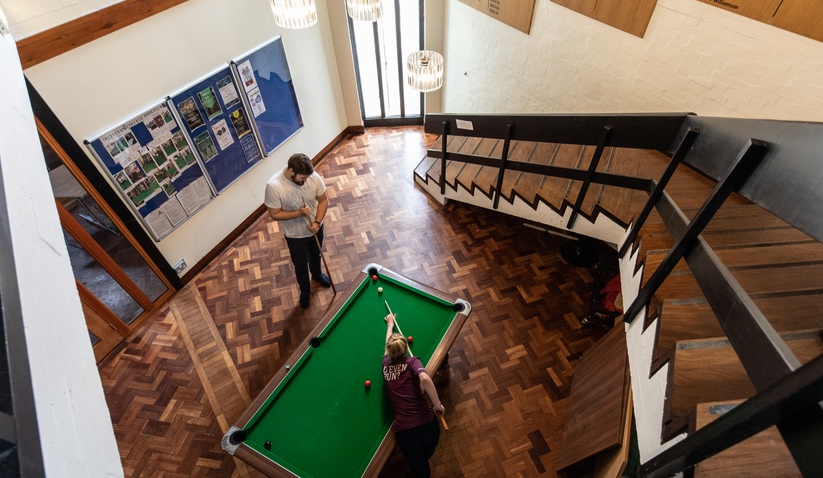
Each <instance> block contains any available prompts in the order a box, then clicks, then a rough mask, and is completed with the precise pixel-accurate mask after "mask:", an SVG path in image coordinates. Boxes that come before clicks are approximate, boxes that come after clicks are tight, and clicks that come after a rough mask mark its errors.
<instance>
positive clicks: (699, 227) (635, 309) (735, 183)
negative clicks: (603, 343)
mask: <svg viewBox="0 0 823 478" xmlns="http://www.w3.org/2000/svg"><path fill="white" fill-rule="evenodd" d="M766 151H768V146H767V145H766V143H764V142H763V141H759V140H756V139H751V140H749V141H748V143H747V144H746V146H744V147H743V150H742V151H741V152H740V153H739V154H738V156H737V158H735V160H734V161H733V162H732V164H731V167H730V168H729V170H728V172H727V173H726V174H725V176H724V177H723V179H721V180H720V182H718V183H717V186H716V187H715V188H714V191H712V193H711V194H710V195H709V197H708V198H706V201H705V202H704V203H703V205H702V206H701V207H700V210H699V211H697V214H696V215H695V216H694V219H693V220H692V221H691V223H689V228H688V230H687V231H686V233H685V234H684V235H683V237H682V238H681V239H680V240H679V241H677V243H675V245H674V246H673V247H672V248H671V250H669V253H668V254H667V255H666V258H665V259H663V262H662V263H661V264H660V266H658V268H657V270H655V271H654V273H653V274H652V276H651V277H650V278H649V280H648V281H647V282H646V284H645V285H644V286H643V288H642V289H640V292H639V293H638V294H637V298H636V299H635V300H634V301H633V302H632V304H631V306H629V308H628V310H627V311H626V313H625V315H624V319H625V321H626V322H629V323H631V322H632V321H633V320H634V318H635V317H636V316H637V314H638V313H639V312H640V310H641V309H643V308H644V307H646V305H648V303H649V301H650V300H651V298H652V296H653V295H654V293H655V292H657V289H658V288H659V287H660V285H661V284H663V281H664V280H666V278H667V277H668V276H669V274H670V273H671V271H672V270H674V267H675V266H676V265H677V263H678V262H679V261H680V259H682V258H683V256H685V255H686V254H687V253H688V252H689V251H691V249H692V247H694V244H695V243H696V242H697V236H698V235H700V233H701V231H703V228H704V227H706V224H708V223H709V221H710V220H711V218H712V217H714V214H715V213H716V212H717V210H718V209H720V206H722V205H723V202H724V201H725V200H726V198H727V197H729V195H730V194H731V193H732V192H734V190H735V189H737V188H738V187H740V185H741V184H742V183H743V182H744V181H745V180H746V178H747V177H748V176H749V175H750V174H751V173H752V171H754V169H755V168H757V165H758V164H759V163H760V160H762V159H763V156H765V154H766Z"/></svg>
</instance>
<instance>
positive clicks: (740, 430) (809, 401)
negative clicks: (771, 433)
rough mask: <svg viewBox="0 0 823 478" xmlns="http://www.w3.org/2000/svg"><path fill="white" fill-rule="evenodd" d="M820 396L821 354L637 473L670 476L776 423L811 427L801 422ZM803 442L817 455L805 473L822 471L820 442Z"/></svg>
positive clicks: (822, 384)
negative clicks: (794, 423) (793, 423)
mask: <svg viewBox="0 0 823 478" xmlns="http://www.w3.org/2000/svg"><path fill="white" fill-rule="evenodd" d="M821 400H823V355H821V356H818V357H816V358H815V359H813V360H812V361H810V362H809V363H807V364H805V365H803V366H802V367H800V368H799V369H797V370H796V371H795V372H793V373H791V374H789V375H786V376H785V377H783V378H782V379H780V380H779V381H778V382H777V383H775V384H774V385H772V386H770V387H768V388H766V389H765V390H763V391H761V392H758V393H757V394H756V395H754V396H753V397H751V398H749V399H748V400H746V401H745V402H743V403H741V404H740V405H738V406H737V407H735V408H733V409H732V410H731V411H729V412H727V413H726V414H725V415H723V416H722V417H720V418H718V419H717V420H715V421H713V422H712V423H709V424H708V425H706V426H705V427H703V428H701V429H700V430H697V431H696V432H694V433H692V434H691V435H689V436H688V437H686V438H685V439H683V440H681V441H680V442H678V443H676V444H674V445H673V446H672V447H670V448H668V449H667V450H665V451H663V452H661V453H660V454H658V455H657V456H655V457H653V458H652V459H650V460H649V461H647V462H646V463H643V464H642V465H641V466H640V471H639V475H640V476H642V477H648V478H667V477H670V476H672V475H674V474H675V473H678V472H680V471H683V470H685V469H687V468H691V467H692V466H694V465H696V464H697V463H700V462H701V461H703V460H705V459H706V458H709V457H711V456H713V455H716V454H717V453H720V452H721V451H723V450H725V449H727V448H729V447H731V446H733V445H735V444H737V443H740V442H741V441H743V440H745V439H747V438H749V437H751V436H753V435H755V434H757V433H759V432H761V431H763V430H765V429H766V428H769V427H770V426H772V425H775V424H777V423H780V422H783V423H786V422H796V423H799V424H800V426H801V427H803V428H804V429H805V430H803V431H806V432H814V431H815V430H813V428H814V427H815V425H810V426H805V427H804V426H803V425H802V424H803V422H804V421H805V420H804V418H805V416H806V415H807V414H808V413H810V411H812V412H813V410H815V408H816V409H819V408H820V405H819V404H818V402H820V401H821ZM817 433H818V434H819V431H818V432H817ZM807 446H808V447H809V448H810V449H811V450H813V451H814V452H815V455H816V457H817V459H816V463H815V465H816V466H815V467H814V469H812V470H811V474H807V471H806V470H802V471H803V473H804V476H809V477H811V476H823V460H821V459H820V450H819V447H820V442H819V441H818V442H814V441H810V442H809V443H808V444H807ZM798 465H800V464H799V463H798Z"/></svg>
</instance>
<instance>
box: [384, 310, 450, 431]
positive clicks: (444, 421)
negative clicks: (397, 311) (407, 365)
mask: <svg viewBox="0 0 823 478" xmlns="http://www.w3.org/2000/svg"><path fill="white" fill-rule="evenodd" d="M383 303H385V304H386V308H387V309H389V313H390V314H391V315H393V316H394V326H395V327H397V333H399V334H400V335H402V336H404V337H405V335H404V334H403V331H402V330H400V325H399V324H398V323H397V316H396V315H394V312H392V311H391V307H389V301H387V300H384V301H383ZM406 345H408V342H406ZM407 351H408V353H409V355H412V356H413V354H412V351H411V345H408V350H407ZM434 415H435V416H436V417H437V419H438V420H440V424H441V425H443V429H444V430H446V431H449V424H448V423H446V418H445V417H444V416H443V414H442V413H438V412H434Z"/></svg>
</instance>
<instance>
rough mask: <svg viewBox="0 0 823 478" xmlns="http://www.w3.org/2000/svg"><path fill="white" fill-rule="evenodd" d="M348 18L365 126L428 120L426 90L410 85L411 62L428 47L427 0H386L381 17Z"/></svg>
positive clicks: (420, 122) (417, 122)
mask: <svg viewBox="0 0 823 478" xmlns="http://www.w3.org/2000/svg"><path fill="white" fill-rule="evenodd" d="M348 20H349V35H350V37H351V44H352V53H353V55H354V65H355V74H356V76H357V88H358V96H359V97H360V111H361V112H362V116H363V123H364V125H365V126H390V125H400V124H422V122H423V115H422V112H423V111H424V110H423V94H422V93H420V92H418V91H415V90H412V89H411V88H408V87H406V83H405V81H406V79H405V64H406V58H407V57H408V56H409V54H411V53H414V52H415V51H418V50H422V49H423V0H402V1H401V0H383V16H382V17H381V18H380V20H378V21H376V22H373V23H372V22H361V21H354V20H352V19H351V18H349V19H348Z"/></svg>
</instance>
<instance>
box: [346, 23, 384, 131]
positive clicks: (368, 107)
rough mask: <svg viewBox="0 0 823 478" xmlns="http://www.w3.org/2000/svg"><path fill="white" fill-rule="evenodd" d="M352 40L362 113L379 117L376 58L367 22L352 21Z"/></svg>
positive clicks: (368, 116)
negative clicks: (355, 49)
mask: <svg viewBox="0 0 823 478" xmlns="http://www.w3.org/2000/svg"><path fill="white" fill-rule="evenodd" d="M351 24H352V28H353V30H354V42H355V45H356V47H357V51H356V53H355V54H356V55H357V68H358V71H357V74H358V75H359V77H360V95H361V96H362V98H363V110H364V111H363V115H364V116H365V117H366V118H374V117H377V118H379V117H380V83H379V82H378V79H377V59H376V58H375V56H374V33H373V31H372V24H371V23H369V22H355V21H352V22H351Z"/></svg>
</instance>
